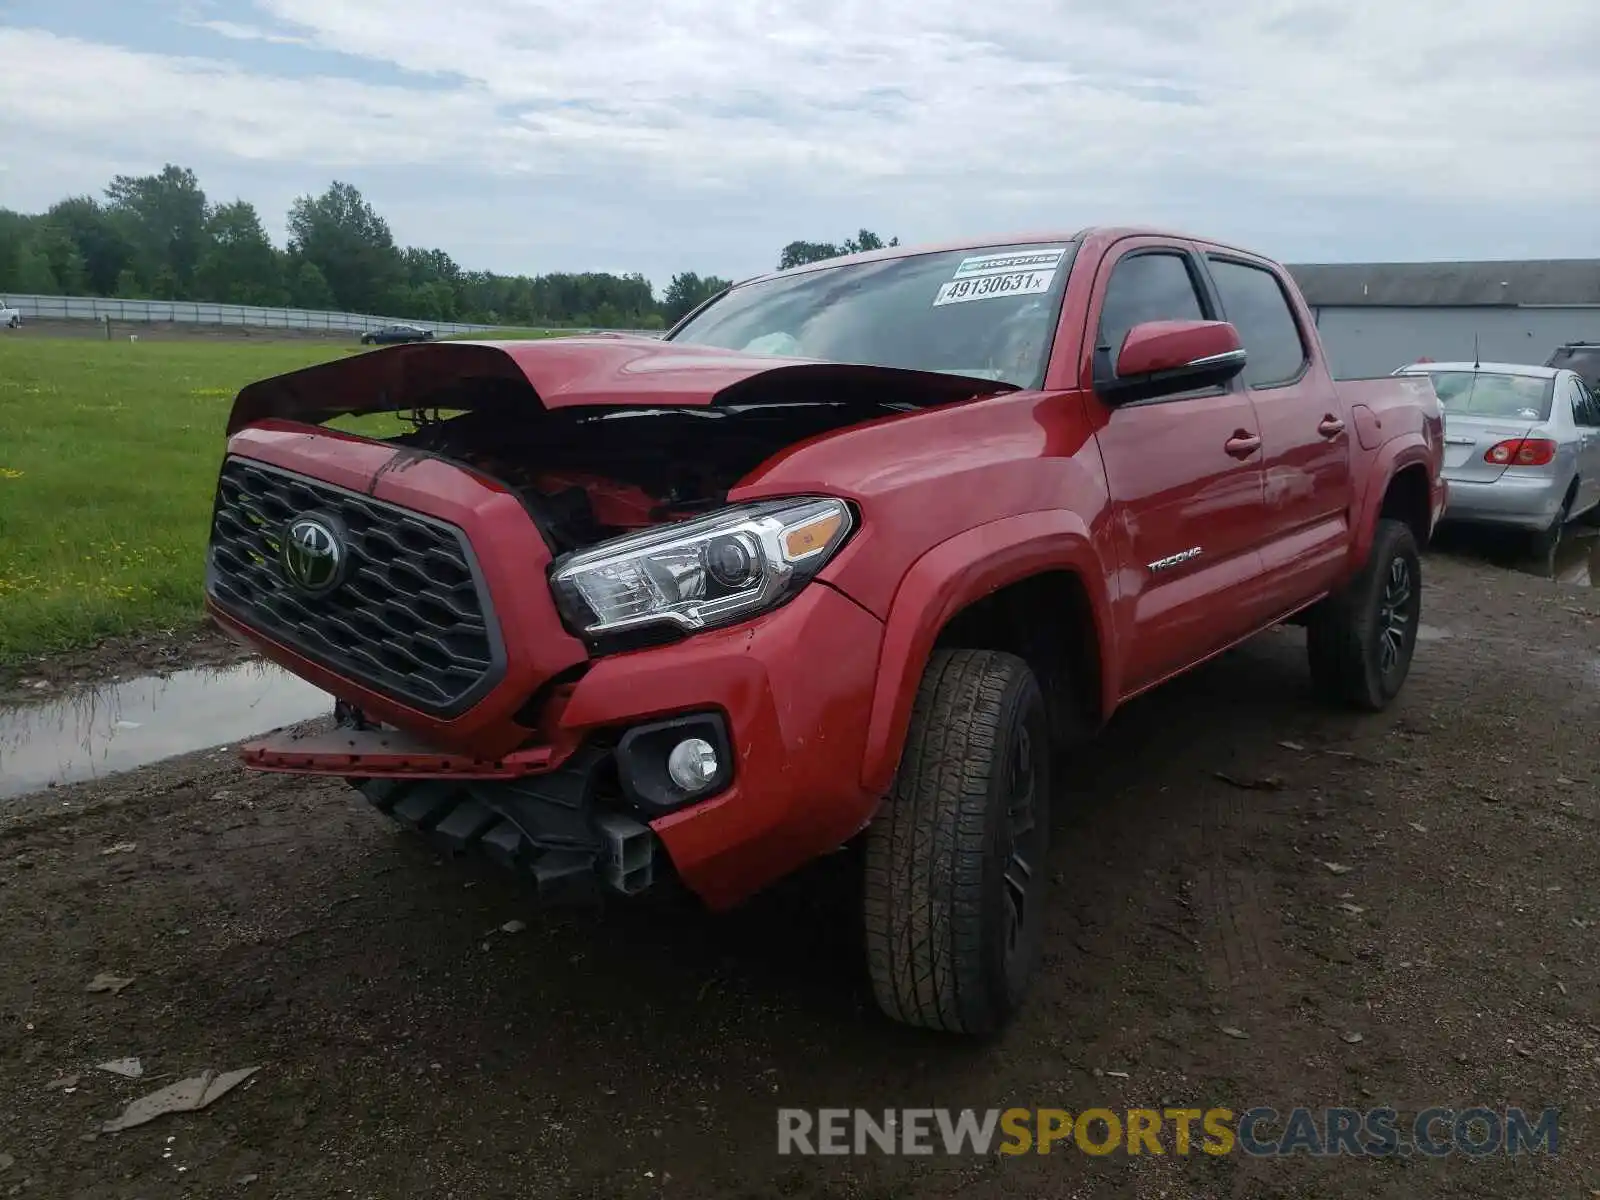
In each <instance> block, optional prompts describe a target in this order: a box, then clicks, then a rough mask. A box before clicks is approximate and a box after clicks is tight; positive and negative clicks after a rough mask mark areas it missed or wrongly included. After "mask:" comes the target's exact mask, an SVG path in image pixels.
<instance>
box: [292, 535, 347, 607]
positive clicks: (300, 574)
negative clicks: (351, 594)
mask: <svg viewBox="0 0 1600 1200" xmlns="http://www.w3.org/2000/svg"><path fill="white" fill-rule="evenodd" d="M344 562H345V555H344V543H343V542H342V541H341V540H340V538H339V535H338V533H337V532H336V531H335V530H334V528H333V527H332V526H331V525H330V524H329V523H328V522H326V521H324V520H322V519H320V518H318V517H297V518H296V519H295V520H293V521H291V522H290V523H289V528H288V531H287V532H286V533H285V534H284V538H283V573H284V574H285V575H286V576H288V578H289V582H290V583H292V584H294V585H295V586H296V587H298V588H299V589H300V590H301V591H305V592H310V593H312V594H313V595H320V594H321V593H323V592H329V591H332V590H333V589H334V588H335V587H337V586H338V584H339V579H340V577H341V576H342V575H343V573H344Z"/></svg>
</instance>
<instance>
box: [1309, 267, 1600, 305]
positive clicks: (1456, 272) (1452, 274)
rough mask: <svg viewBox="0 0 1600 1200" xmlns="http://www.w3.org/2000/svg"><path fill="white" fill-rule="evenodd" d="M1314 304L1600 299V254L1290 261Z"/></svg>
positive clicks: (1589, 301) (1583, 301) (1597, 301)
mask: <svg viewBox="0 0 1600 1200" xmlns="http://www.w3.org/2000/svg"><path fill="white" fill-rule="evenodd" d="M1289 273H1290V274H1291V275H1293V276H1294V279H1295V282H1296V283H1298V284H1299V285H1300V290H1301V291H1302V292H1303V293H1305V297H1306V303H1308V304H1310V305H1312V306H1314V307H1322V306H1330V307H1336V308H1337V307H1345V306H1352V307H1365V306H1387V307H1397V308H1415V307H1446V306H1452V305H1470V306H1474V307H1476V306H1480V305H1505V304H1600V259H1596V258H1551V259H1538V260H1532V261H1514V262H1438V263H1306V264H1301V265H1298V266H1290V267H1289Z"/></svg>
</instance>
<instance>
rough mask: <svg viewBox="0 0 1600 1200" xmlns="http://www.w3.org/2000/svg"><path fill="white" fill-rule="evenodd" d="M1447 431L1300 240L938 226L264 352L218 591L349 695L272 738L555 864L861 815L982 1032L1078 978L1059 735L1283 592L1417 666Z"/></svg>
mask: <svg viewBox="0 0 1600 1200" xmlns="http://www.w3.org/2000/svg"><path fill="white" fill-rule="evenodd" d="M378 413H387V414H392V415H391V416H389V417H387V418H380V417H375V416H372V415H371V414H378ZM396 416H398V417H400V418H402V419H400V420H396V419H395V417H396ZM346 417H358V418H360V420H358V421H356V422H355V426H356V427H361V426H362V425H371V424H372V423H373V422H375V421H388V422H390V423H391V424H390V425H388V426H386V427H385V428H384V429H383V430H380V431H378V432H372V431H371V430H370V429H369V430H368V431H367V432H364V433H360V432H351V431H350V429H349V428H337V427H333V426H330V424H329V423H330V422H336V423H342V424H344V425H346V426H348V425H349V424H350V423H349V422H341V419H342V418H346ZM1442 444H1443V443H1442V418H1441V413H1440V409H1439V404H1438V400H1437V397H1436V396H1435V395H1434V394H1433V391H1432V386H1431V384H1430V383H1429V382H1428V381H1427V379H1426V378H1424V377H1413V378H1387V377H1386V378H1383V379H1377V380H1370V381H1358V382H1354V383H1344V382H1341V383H1339V384H1337V385H1336V384H1335V383H1334V382H1333V380H1332V379H1331V378H1330V376H1329V373H1328V369H1327V366H1326V364H1325V363H1324V360H1323V355H1322V351H1321V347H1320V346H1319V344H1318V341H1317V333H1316V328H1315V324H1314V322H1313V319H1312V317H1311V314H1310V313H1309V312H1308V310H1307V308H1306V306H1305V303H1304V302H1303V300H1302V299H1301V297H1300V295H1299V293H1298V291H1297V290H1296V288H1295V285H1294V283H1293V282H1292V280H1291V279H1290V277H1289V276H1288V275H1287V274H1286V273H1285V272H1284V271H1283V270H1282V268H1280V267H1279V266H1277V265H1276V264H1274V263H1272V262H1269V261H1268V260H1266V259H1264V258H1262V257H1260V256H1259V255H1255V254H1251V253H1248V252H1245V251H1242V250H1238V249H1234V248H1232V247H1228V246H1223V245H1218V244H1215V243H1211V242H1206V241H1200V240H1196V239H1193V238H1187V237H1179V236H1171V235H1167V234H1162V233H1159V232H1151V231H1144V230H1130V229H1109V230H1099V229H1097V230H1088V231H1084V232H1081V233H1076V234H1071V235H1068V236H1059V237H1021V238H1015V239H1011V240H1008V241H1007V242H1005V243H1003V244H974V245H957V246H944V247H935V248H906V247H896V248H894V249H890V250H883V251H876V252H872V253H868V254H863V255H856V256H852V257H848V258H841V259H834V260H830V261H827V262H823V263H816V264H811V265H809V266H805V267H800V268H797V269H794V270H790V271H784V272H780V273H777V274H773V275H768V276H764V277H761V278H758V279H753V280H750V281H748V282H745V283H743V284H740V285H738V286H736V287H733V288H731V289H729V290H728V291H726V292H724V293H722V294H721V295H720V296H717V297H716V298H714V299H712V300H711V301H709V302H708V303H707V304H705V305H704V306H702V307H701V308H700V309H698V310H697V311H695V312H693V313H691V314H689V315H688V316H687V317H686V318H685V319H684V320H683V321H681V322H680V323H679V324H678V325H677V326H676V327H675V328H674V329H672V330H671V331H670V332H669V333H668V334H667V335H666V337H665V338H664V339H651V338H646V337H635V336H622V335H616V336H605V335H602V336H592V337H572V338H564V339H554V340H549V341H524V342H499V343H496V342H474V343H465V342H458V343H432V344H425V345H409V346H399V347H394V348H390V349H383V350H377V351H373V352H370V353H364V354H359V355H355V356H352V357H351V358H349V359H345V360H342V361H337V362H332V363H328V364H325V365H321V366H315V367H310V368H307V369H305V370H302V371H297V372H294V373H292V374H288V375H284V376H280V377H277V378H272V379H267V380H264V381H262V382H258V383H254V384H252V385H250V386H249V387H246V388H245V389H244V390H243V391H242V392H240V393H239V395H238V397H237V399H236V401H235V402H234V406H233V412H232V416H231V418H230V422H229V442H228V447H227V454H226V457H225V459H224V461H223V464H222V468H221V478H220V481H219V486H218V489H217V493H216V504H215V515H214V521H213V525H212V534H211V543H210V550H209V557H208V565H207V578H206V593H207V604H208V609H209V611H210V613H211V614H212V615H213V617H214V618H215V620H216V621H217V622H219V623H220V624H221V625H222V626H223V627H224V628H226V629H228V630H230V631H232V632H233V633H234V634H235V635H237V636H239V637H242V638H244V639H246V640H247V641H249V642H250V643H253V644H254V645H255V646H257V647H259V649H260V650H261V652H262V653H263V654H264V655H266V656H267V657H268V658H270V659H272V660H274V661H276V662H278V663H280V664H282V665H283V666H285V667H287V668H288V669H289V670H290V671H293V672H295V673H297V674H298V675H301V676H303V677H304V678H306V679H308V680H310V681H312V682H313V683H315V684H317V685H319V686H320V687H322V688H325V689H326V690H328V691H329V692H331V693H332V694H333V695H334V696H335V697H336V698H337V700H338V704H337V706H336V710H335V711H336V716H337V723H336V726H335V727H334V728H333V729H332V730H331V731H329V732H323V733H319V734H314V735H308V736H301V737H294V736H289V735H287V734H280V735H275V736H271V737H268V738H265V739H263V740H261V741H258V742H255V743H252V744H250V745H248V746H246V747H244V749H243V751H242V753H243V755H244V757H245V760H246V762H247V763H248V764H249V765H250V766H252V767H255V768H258V769H261V770H268V771H284V772H305V773H311V774H323V775H337V776H342V777H344V778H346V779H348V780H350V781H351V782H352V783H353V784H354V785H355V786H357V787H359V788H360V789H361V790H362V791H363V792H364V793H365V794H366V796H367V797H368V798H369V799H370V800H371V801H372V802H373V803H374V804H375V805H376V806H377V807H378V808H379V809H381V810H383V811H384V812H386V813H388V814H390V815H391V816H392V817H393V818H395V819H396V820H398V821H400V822H402V823H404V824H405V825H407V826H410V827H413V828H415V829H417V830H420V831H423V832H424V833H426V834H427V835H428V836H430V837H431V838H432V839H434V840H435V841H436V842H437V843H438V844H439V845H441V846H443V847H445V848H448V849H449V850H452V851H468V850H473V851H482V852H484V853H486V854H487V855H489V856H490V857H492V858H494V859H497V860H498V861H499V862H501V863H503V864H505V865H506V866H508V867H510V868H513V869H515V870H516V871H518V872H520V873H522V874H523V875H524V876H525V877H527V878H529V879H531V880H533V881H535V882H536V883H538V884H539V885H541V887H543V886H551V887H554V886H556V885H559V884H563V883H573V882H578V883H585V884H587V885H588V886H591V887H598V888H600V889H602V890H605V889H614V890H616V891H620V892H623V893H635V892H639V891H642V890H644V889H645V888H647V887H650V886H651V885H652V884H653V883H656V882H664V881H666V880H668V879H670V880H672V881H673V882H675V883H676V884H678V885H682V886H687V888H688V889H689V890H690V891H692V892H693V893H695V894H697V895H698V896H699V897H700V898H701V899H702V900H703V901H704V902H705V903H706V904H707V905H709V906H710V907H712V908H726V907H728V906H731V905H734V904H737V903H738V902H740V901H742V900H743V899H745V898H746V897H748V896H749V895H751V894H752V893H753V892H755V891H757V890H758V889H760V888H762V887H764V886H766V885H767V884H770V883H772V882H773V881H774V880H776V879H778V878H779V877H781V876H784V875H786V874H788V873H790V872H792V871H794V870H795V869H796V868H798V867H800V866H802V865H803V864H805V863H807V862H809V861H811V860H813V859H816V858H818V857H819V856H821V855H825V854H828V853H830V852H832V851H834V850H836V849H838V848H840V847H842V846H851V847H852V848H859V849H860V851H861V853H860V861H861V862H862V864H863V877H862V902H861V910H862V920H863V922H864V925H865V939H866V946H867V949H868V964H867V965H868V968H869V973H870V976H871V981H872V985H873V989H874V992H875V994H876V996H877V999H878V1001H879V1003H880V1004H881V1006H882V1007H883V1009H884V1010H885V1011H886V1012H887V1013H889V1014H890V1015H891V1016H893V1017H895V1018H897V1019H899V1020H902V1021H905V1022H908V1023H912V1024H917V1025H922V1026H927V1027H933V1028H938V1029H944V1030H949V1031H955V1032H966V1033H984V1032H988V1031H993V1030H995V1029H997V1028H999V1027H1000V1026H1001V1025H1003V1024H1004V1023H1005V1022H1006V1021H1007V1019H1008V1018H1009V1017H1010V1015H1011V1014H1012V1013H1013V1012H1014V1010H1015V1009H1016V1008H1017V1006H1018V1004H1019V1002H1020V1000H1021V998H1022V996H1023V993H1024V990H1025V987H1026V984H1027V981H1028V978H1029V976H1030V974H1031V973H1032V971H1033V969H1034V963H1035V960H1036V956H1037V953H1038V949H1039V940H1040V931H1041V928H1042V925H1043V920H1042V917H1041V908H1042V906H1043V904H1044V903H1045V881H1046V879H1047V878H1048V877H1049V871H1048V870H1047V869H1046V863H1045V860H1046V855H1047V853H1048V847H1049V830H1050V801H1051V794H1052V780H1053V775H1052V771H1053V770H1056V769H1059V766H1060V764H1061V762H1062V761H1063V758H1062V755H1061V753H1060V752H1062V751H1067V752H1071V751H1072V750H1073V749H1074V748H1076V747H1078V746H1079V745H1080V744H1081V741H1080V740H1081V738H1082V737H1083V735H1085V734H1087V733H1090V732H1092V731H1093V730H1094V729H1095V728H1096V727H1097V726H1099V725H1101V724H1102V723H1103V722H1104V721H1105V720H1106V719H1107V718H1108V717H1109V716H1110V715H1111V713H1112V711H1113V710H1114V709H1115V708H1116V707H1117V706H1118V705H1119V704H1122V703H1124V702H1125V701H1127V700H1128V699H1129V698H1130V697H1132V696H1135V695H1138V694H1139V693H1140V692H1143V691H1145V690H1146V689H1149V688H1152V687H1155V686H1156V685H1157V684H1159V683H1161V682H1162V681H1163V680H1165V679H1169V678H1171V677H1172V676H1174V675H1176V674H1178V673H1179V672H1182V671H1185V670H1187V669H1189V668H1190V667H1193V666H1195V665H1196V664H1198V663H1201V662H1204V661H1205V660H1207V659H1209V658H1211V657H1213V656H1214V655H1217V654H1219V653H1221V652H1222V651H1224V650H1226V649H1227V648H1228V647H1230V646H1233V645H1235V644H1236V643H1238V642H1240V641H1242V640H1243V639H1245V638H1248V637H1250V636H1251V635H1253V634H1255V633H1257V632H1259V631H1261V630H1264V629H1266V628H1268V627H1269V626H1273V625H1276V624H1280V623H1284V622H1294V623H1298V624H1303V625H1304V626H1305V627H1306V630H1307V644H1308V648H1309V655H1308V657H1309V660H1310V670H1311V675H1312V678H1313V679H1314V681H1315V683H1316V685H1317V687H1318V688H1319V689H1320V690H1321V691H1322V692H1323V693H1325V694H1326V695H1327V696H1329V697H1330V698H1334V699H1336V700H1337V701H1339V702H1342V703H1347V704H1353V705H1355V706H1358V707H1360V708H1365V709H1369V710H1376V709H1381V708H1382V707H1384V705H1386V704H1387V703H1388V702H1389V701H1390V700H1391V699H1392V698H1393V697H1394V696H1395V694H1396V693H1397V692H1398V691H1399V689H1400V686H1401V683H1402V681H1403V680H1404V679H1405V677H1406V674H1407V671H1408V668H1409V665H1410V660H1411V656H1412V651H1413V648H1414V646H1415V643H1416V636H1417V621H1418V617H1419V614H1420V611H1421V609H1420V604H1421V595H1422V593H1421V579H1420V562H1419V548H1420V547H1422V546H1423V545H1424V544H1425V543H1426V542H1427V540H1428V538H1429V536H1430V535H1431V533H1432V530H1433V527H1434V523H1435V521H1436V520H1437V519H1438V516H1439V514H1440V512H1441V510H1442V508H1443V504H1444V498H1445V496H1444V484H1443V483H1442V482H1441V480H1440V465H1441V457H1442Z"/></svg>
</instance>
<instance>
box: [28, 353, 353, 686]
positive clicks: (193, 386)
mask: <svg viewBox="0 0 1600 1200" xmlns="http://www.w3.org/2000/svg"><path fill="white" fill-rule="evenodd" d="M355 352H357V348H356V347H354V346H350V347H346V346H330V345H326V344H318V343H315V342H300V343H297V342H278V343H268V344H266V345H249V344H231V343H216V344H209V343H203V342H142V343H139V344H133V343H129V342H126V341H123V342H98V341H89V340H77V339H71V340H69V339H59V340H58V339H47V338H36V339H24V338H3V337H0V662H3V661H6V660H14V659H17V658H21V657H25V656H28V655H34V654H39V653H42V652H44V651H48V650H53V649H66V648H70V647H77V646H83V645H88V644H92V643H93V642H94V641H96V640H97V639H98V638H100V637H103V636H105V635H107V634H116V633H139V632H147V631H150V630H154V629H162V628H173V627H177V626H182V625H185V624H188V623H190V622H193V621H194V620H196V619H197V618H198V616H199V615H200V611H201V582H202V577H203V573H204V565H203V556H204V551H205V544H206V533H207V529H206V526H207V520H208V517H209V514H210V511H211V497H212V491H213V488H214V486H215V483H216V474H217V467H218V465H219V464H220V462H221V459H222V452H223V427H224V424H225V422H226V421H227V416H228V408H229V405H230V403H231V402H232V399H233V396H234V395H235V393H237V392H238V390H239V389H240V388H241V387H243V386H244V385H245V384H247V383H249V382H251V381H252V380H255V379H260V378H262V377H264V376H268V375H276V374H279V373H281V372H284V371H292V370H295V369H296V368H298V367H303V366H308V365H310V364H311V363H314V362H320V361H325V360H327V359H330V358H339V357H343V356H345V355H347V354H351V353H355Z"/></svg>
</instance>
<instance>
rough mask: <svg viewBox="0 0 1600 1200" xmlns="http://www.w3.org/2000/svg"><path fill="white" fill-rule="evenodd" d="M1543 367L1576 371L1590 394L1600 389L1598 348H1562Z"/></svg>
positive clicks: (1599, 352) (1599, 347) (1599, 351)
mask: <svg viewBox="0 0 1600 1200" xmlns="http://www.w3.org/2000/svg"><path fill="white" fill-rule="evenodd" d="M1545 366H1547V367H1565V368H1566V369H1567V370H1569V371H1576V372H1577V373H1578V374H1579V375H1580V376H1582V377H1583V382H1584V383H1586V384H1588V385H1589V390H1590V391H1591V392H1592V391H1594V390H1595V389H1596V388H1600V346H1563V347H1561V349H1559V350H1557V351H1556V352H1555V353H1554V354H1552V355H1551V356H1550V361H1549V362H1547V363H1546V364H1545Z"/></svg>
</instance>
